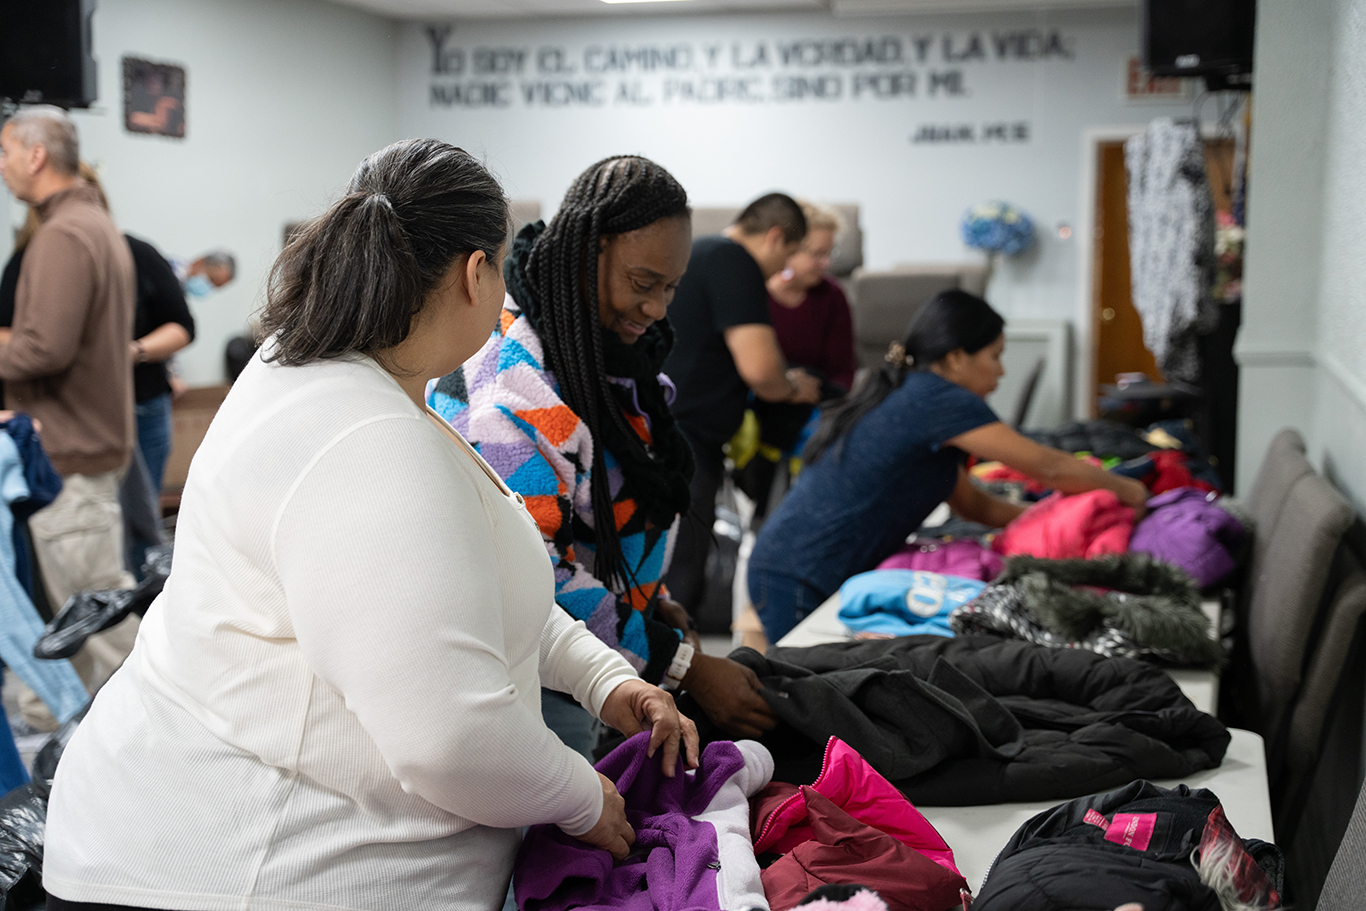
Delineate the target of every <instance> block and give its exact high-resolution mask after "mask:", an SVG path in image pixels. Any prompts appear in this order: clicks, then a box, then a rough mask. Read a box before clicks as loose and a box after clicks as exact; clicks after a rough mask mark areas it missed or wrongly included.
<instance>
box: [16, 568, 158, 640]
mask: <svg viewBox="0 0 1366 911" xmlns="http://www.w3.org/2000/svg"><path fill="white" fill-rule="evenodd" d="M142 572H143V580H142V581H141V582H139V583H138V584H137V587H136V588H116V589H109V590H106V591H89V592H78V593H77V594H74V595H72V596H71V597H70V598H69V599H67V602H66V606H65V607H63V608H62V610H61V613H59V614H57V616H55V617H53V618H52V621H51V622H50V623H48V625H47V626H46V627H45V628H44V629H43V634H42V635H41V636H39V637H38V641H37V642H35V643H34V644H33V657H35V658H49V659H55V658H70V657H71V656H72V655H74V654H76V653H77V652H78V651H80V650H81V646H82V645H85V640H87V639H89V638H90V637H91V636H93V635H95V634H96V633H98V632H100V631H102V630H107V629H109V628H110V627H111V626H113V625H115V624H116V623H119V622H120V621H122V620H123V618H124V617H127V616H128V615H129V614H137V615H138V616H139V617H141V616H143V615H144V614H146V613H147V608H149V607H151V605H152V602H153V601H155V600H156V597H157V595H159V594H161V589H162V587H163V586H164V585H165V584H166V577H167V576H168V575H170V573H171V548H170V547H167V546H162V547H152V548H148V550H147V562H146V563H144V564H143V565H142Z"/></svg>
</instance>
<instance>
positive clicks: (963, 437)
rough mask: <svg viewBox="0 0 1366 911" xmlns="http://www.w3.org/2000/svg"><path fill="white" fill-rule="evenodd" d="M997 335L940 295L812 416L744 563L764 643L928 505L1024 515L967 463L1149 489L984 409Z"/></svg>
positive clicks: (1074, 487)
mask: <svg viewBox="0 0 1366 911" xmlns="http://www.w3.org/2000/svg"><path fill="white" fill-rule="evenodd" d="M1004 330H1005V320H1003V319H1001V316H1000V314H998V313H997V312H996V311H995V310H993V309H991V306H990V305H989V304H988V303H987V302H986V301H984V300H982V299H981V298H980V297H975V296H973V295H971V294H968V293H967V292H965V291H941V292H940V293H938V294H936V295H935V296H934V297H932V298H930V299H929V301H927V302H926V303H925V305H924V306H923V307H921V308H920V310H919V312H917V313H916V315H915V318H914V319H912V320H911V324H910V327H909V328H908V329H907V330H906V335H905V337H904V338H902V339H901V341H898V342H893V343H892V344H891V345H890V346H889V348H888V350H887V354H886V356H885V358H884V359H883V363H882V365H881V366H880V367H879V368H878V369H877V370H875V371H873V372H871V373H870V374H869V375H868V376H867V377H866V378H865V379H864V380H863V382H862V383H861V384H860V385H859V386H858V387H857V388H856V389H855V390H854V392H853V394H852V395H850V396H849V397H848V398H846V399H845V400H844V401H843V403H841V404H840V405H838V406H836V407H833V408H831V409H829V410H828V411H826V412H825V414H823V415H822V417H821V422H820V424H819V425H818V427H817V428H816V432H815V433H814V434H813V435H812V437H811V441H810V442H809V443H808V444H807V446H806V451H805V452H804V453H803V458H804V459H805V462H806V464H805V467H803V469H802V473H801V476H800V477H799V478H798V479H797V483H796V484H795V485H794V486H793V488H792V490H791V492H789V493H788V495H787V496H786V497H785V498H784V499H783V501H782V502H781V503H779V504H778V508H777V509H776V510H774V512H773V515H772V516H770V517H769V519H768V521H767V522H765V523H764V526H763V528H762V529H761V530H760V532H759V536H758V538H757V539H756V540H755V542H754V551H753V553H751V554H750V558H749V566H748V576H747V578H748V582H749V593H750V600H751V601H752V602H753V604H754V608H755V610H756V611H757V612H758V614H759V619H760V620H762V621H763V624H764V632H765V633H766V634H767V636H768V638H769V641H770V642H776V641H777V640H778V639H779V638H781V637H782V636H783V635H784V634H785V633H787V631H788V630H790V629H792V627H793V626H795V625H796V624H797V623H798V621H800V620H801V619H802V617H803V616H805V615H806V614H807V613H809V612H810V611H812V610H814V609H815V608H816V607H817V606H818V605H820V603H821V602H822V601H824V600H825V599H826V598H828V597H830V595H832V594H834V592H835V591H836V590H838V589H839V587H840V585H841V584H842V583H843V582H844V580H845V579H847V578H849V577H850V576H852V575H854V574H855V573H860V572H863V571H865V570H869V569H872V568H873V567H874V566H876V565H877V564H878V563H879V562H881V561H882V560H883V559H885V558H886V557H887V556H889V555H890V554H891V553H892V552H893V551H895V550H896V549H897V548H899V547H900V546H901V545H902V544H903V543H904V542H905V541H906V538H907V537H908V536H909V535H910V534H911V533H912V532H913V531H915V530H916V529H917V528H919V527H920V524H921V523H922V522H924V521H925V517H926V516H928V515H929V514H930V511H931V510H933V509H934V508H935V507H936V506H938V505H939V504H940V503H942V502H944V501H946V500H947V501H948V504H949V506H950V508H952V509H953V511H954V512H955V513H956V514H957V515H959V516H962V517H963V518H965V519H969V520H971V521H975V522H981V523H983V524H985V525H990V526H991V527H993V528H1000V527H1002V526H1004V525H1006V524H1007V523H1008V522H1010V521H1011V520H1012V519H1014V518H1015V517H1016V516H1018V515H1019V514H1020V513H1021V512H1023V511H1024V507H1022V506H1019V505H1017V504H1012V503H1008V502H1006V501H1005V500H1001V499H998V498H996V497H993V496H990V495H988V494H987V493H986V492H984V491H983V490H981V489H980V488H978V487H976V486H974V485H973V483H972V481H971V480H970V479H969V477H968V473H967V470H966V468H965V465H964V463H965V461H966V459H967V455H968V454H969V453H970V454H972V455H975V456H978V457H979V458H982V459H986V460H996V461H1000V462H1004V463H1005V464H1007V465H1009V466H1010V467H1012V468H1015V469H1017V470H1019V471H1022V472H1024V473H1025V474H1027V475H1029V476H1030V477H1032V478H1035V479H1036V480H1039V481H1041V482H1043V483H1044V484H1045V485H1046V486H1048V487H1052V488H1054V489H1055V490H1061V491H1064V492H1065V493H1081V492H1082V491H1087V490H1095V489H1097V488H1104V489H1107V490H1113V491H1114V492H1115V493H1116V494H1118V495H1119V498H1120V501H1121V502H1122V503H1124V505H1126V506H1131V507H1142V506H1143V504H1144V502H1145V501H1146V500H1147V497H1148V491H1147V489H1146V488H1144V486H1143V485H1142V484H1141V483H1139V482H1138V481H1135V480H1133V479H1132V478H1126V477H1121V476H1119V475H1114V474H1110V473H1109V472H1108V471H1104V470H1102V469H1100V468H1097V467H1095V466H1094V465H1089V464H1087V463H1086V462H1082V461H1079V460H1077V459H1076V458H1074V457H1073V456H1072V455H1071V454H1069V453H1066V452H1062V451H1061V450H1057V449H1051V448H1049V447H1047V446H1042V445H1040V444H1038V443H1036V442H1034V441H1033V440H1031V439H1029V438H1028V437H1024V436H1021V435H1020V434H1018V433H1016V432H1015V431H1014V430H1012V429H1010V428H1009V427H1007V426H1006V425H1005V424H1003V423H1001V419H1000V418H998V417H997V416H996V414H995V413H994V412H993V411H992V410H991V408H990V407H989V406H988V405H987V403H986V402H985V401H983V400H984V399H985V398H986V396H987V395H989V394H990V393H991V392H992V390H994V389H995V388H996V384H997V383H998V382H999V381H1000V379H1001V377H1002V376H1004V375H1005V369H1004V368H1003V367H1002V366H1001V352H1002V351H1004V350H1005V335H1004V334H1003V333H1004Z"/></svg>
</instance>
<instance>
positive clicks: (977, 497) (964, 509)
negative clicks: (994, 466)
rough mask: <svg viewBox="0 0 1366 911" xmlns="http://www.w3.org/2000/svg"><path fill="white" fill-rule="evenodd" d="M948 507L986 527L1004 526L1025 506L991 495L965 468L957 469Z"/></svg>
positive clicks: (970, 520) (962, 516) (1022, 511)
mask: <svg viewBox="0 0 1366 911" xmlns="http://www.w3.org/2000/svg"><path fill="white" fill-rule="evenodd" d="M948 502H949V509H952V510H953V514H954V515H956V516H958V517H960V518H963V519H967V520H968V521H969V522H980V523H981V524H983V525H985V526H987V527H988V528H1005V527H1006V526H1007V525H1009V524H1010V523H1011V522H1013V521H1015V520H1016V519H1018V518H1019V517H1020V516H1021V515H1023V514H1024V511H1025V509H1026V507H1025V506H1023V505H1021V504H1019V503H1011V502H1009V501H1007V500H1003V499H1001V498H1000V497H995V496H992V495H991V494H989V493H987V492H986V491H985V490H983V489H982V488H980V487H978V486H977V485H976V484H974V483H972V478H971V477H970V476H969V475H968V470H967V469H966V468H959V469H958V483H957V485H955V486H954V488H953V493H952V494H950V496H949V501H948Z"/></svg>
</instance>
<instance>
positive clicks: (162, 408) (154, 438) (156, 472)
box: [134, 392, 171, 494]
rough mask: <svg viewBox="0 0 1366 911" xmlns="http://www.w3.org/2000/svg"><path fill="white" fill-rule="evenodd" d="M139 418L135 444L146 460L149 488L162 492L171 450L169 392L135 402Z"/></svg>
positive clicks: (135, 409)
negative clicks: (150, 482) (136, 442)
mask: <svg viewBox="0 0 1366 911" xmlns="http://www.w3.org/2000/svg"><path fill="white" fill-rule="evenodd" d="M134 411H135V413H136V414H137V418H138V448H139V449H141V450H142V458H143V459H144V460H145V461H146V462H147V474H148V475H149V476H150V477H151V479H152V490H153V491H154V492H155V493H158V494H160V493H161V482H162V480H163V478H164V477H165V475H166V459H167V458H168V457H169V456H170V454H171V394H170V393H169V392H166V393H163V394H161V395H159V396H157V397H156V398H154V399H148V400H147V401H145V402H141V403H139V404H137V405H135V406H134Z"/></svg>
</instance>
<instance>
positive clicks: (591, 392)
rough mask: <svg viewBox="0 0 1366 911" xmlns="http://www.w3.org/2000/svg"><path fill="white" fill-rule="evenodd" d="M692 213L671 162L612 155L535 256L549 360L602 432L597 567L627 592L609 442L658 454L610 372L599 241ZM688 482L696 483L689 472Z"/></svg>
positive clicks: (595, 484)
mask: <svg viewBox="0 0 1366 911" xmlns="http://www.w3.org/2000/svg"><path fill="white" fill-rule="evenodd" d="M689 214H690V210H689V208H688V194H687V192H686V191H685V190H684V189H683V187H682V185H680V184H679V182H678V181H677V180H675V179H674V177H673V175H671V174H670V173H669V172H668V171H666V170H665V169H664V168H662V167H660V166H659V165H657V164H655V163H654V162H653V161H650V160H649V159H648V158H641V157H639V156H635V155H619V156H614V157H612V158H604V159H603V160H602V161H599V162H598V163H597V164H595V165H593V166H592V167H590V168H589V169H588V170H586V171H584V172H583V173H582V174H580V175H579V176H578V178H577V179H576V180H575V181H574V183H573V184H572V185H571V186H570V188H569V192H568V193H566V194H565V197H564V202H562V203H561V204H560V209H559V211H558V212H557V213H556V214H555V217H554V218H553V219H552V220H551V222H550V224H549V225H547V226H546V227H545V230H544V231H543V232H542V233H541V234H540V236H539V237H537V238H536V241H535V244H534V246H533V247H532V248H531V252H530V256H529V257H528V258H527V261H526V281H527V284H528V285H529V288H528V290H530V292H531V293H532V295H533V296H534V297H535V305H534V306H535V310H536V314H535V315H536V320H535V321H534V322H535V324H536V329H537V332H538V333H539V335H540V337H541V344H542V346H543V348H544V351H545V358H546V366H547V367H548V368H549V369H550V371H551V372H552V373H554V375H555V378H556V380H558V382H559V384H560V394H561V397H562V398H563V399H564V401H565V404H566V405H568V406H569V408H570V409H571V410H572V411H573V412H574V413H575V414H577V415H578V416H579V419H580V420H582V421H583V423H584V425H585V426H586V427H587V428H588V432H589V433H590V434H591V435H592V437H593V475H592V482H591V491H592V502H593V515H594V517H595V518H594V525H595V528H594V538H595V539H596V544H597V550H596V556H595V559H594V565H593V571H594V575H596V576H597V577H598V578H599V579H601V580H602V581H603V582H604V583H606V584H607V585H608V586H609V587H619V588H624V587H625V586H626V584H627V582H628V576H629V575H631V572H630V570H629V568H628V567H626V566H625V561H624V559H623V556H622V552H621V539H620V536H619V535H618V533H617V527H616V520H615V513H614V511H613V509H612V494H611V492H610V490H609V488H608V481H607V467H606V464H605V462H604V460H603V452H604V449H605V448H606V447H605V446H604V445H603V444H604V441H608V440H610V441H611V442H612V443H613V444H614V446H613V454H614V455H617V456H618V458H619V460H620V461H622V462H623V468H625V466H626V463H627V460H628V459H629V460H633V461H636V462H639V460H640V459H642V458H643V459H645V460H649V459H650V458H651V456H650V454H649V453H648V452H647V450H646V448H645V444H644V443H643V442H642V441H641V440H640V438H639V437H638V436H637V435H636V433H635V431H634V430H633V429H632V428H631V426H630V425H629V424H628V423H627V422H626V417H625V415H624V414H623V412H622V409H621V407H620V405H619V404H618V403H617V399H616V398H615V396H614V393H613V392H612V389H611V383H610V382H609V381H608V378H607V377H608V374H607V370H606V369H605V364H604V359H603V347H604V341H603V338H602V335H603V333H602V330H601V326H600V323H599V319H598V248H599V240H600V239H601V238H603V237H608V236H611V235H614V234H624V233H626V232H628V231H635V230H637V229H639V228H644V227H646V226H647V225H651V224H654V223H655V222H657V221H659V220H660V219H662V218H674V217H687V216H688V215H689ZM515 297H516V295H515V293H514V298H515ZM519 303H523V302H521V301H519ZM666 417H667V413H666ZM658 424H659V421H658V420H656V421H655V425H656V433H655V437H656V439H655V443H656V448H658V445H659V443H660V442H661V440H660V439H659V438H658V437H659V433H658V430H659V428H658ZM669 425H670V426H669V427H668V428H667V429H668V430H669V431H672V433H673V435H675V436H678V440H677V441H676V445H679V446H681V447H682V448H683V450H684V452H683V454H682V456H683V461H684V462H686V466H687V474H688V476H691V468H692V459H691V453H689V452H687V451H686V450H687V443H686V442H685V441H683V440H682V438H681V434H678V433H677V430H676V429H675V428H673V427H672V421H669ZM619 450H625V451H619ZM683 485H684V487H685V488H686V485H687V479H686V478H685V479H684V480H683ZM685 509H686V505H685ZM666 527H667V524H666Z"/></svg>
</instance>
